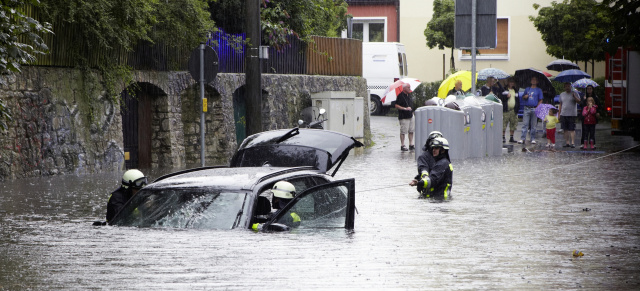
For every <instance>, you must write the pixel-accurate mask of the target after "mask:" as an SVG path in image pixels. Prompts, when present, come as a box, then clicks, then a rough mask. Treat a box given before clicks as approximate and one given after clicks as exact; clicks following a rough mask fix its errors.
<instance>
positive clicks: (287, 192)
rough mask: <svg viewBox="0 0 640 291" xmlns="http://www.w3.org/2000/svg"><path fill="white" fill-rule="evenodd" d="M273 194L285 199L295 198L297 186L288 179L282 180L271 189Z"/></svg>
mask: <svg viewBox="0 0 640 291" xmlns="http://www.w3.org/2000/svg"><path fill="white" fill-rule="evenodd" d="M271 192H273V196H275V197H278V198H283V199H293V197H294V196H296V187H294V186H293V184H291V183H289V182H287V181H280V182H278V183H275V184H274V185H273V188H272V189H271Z"/></svg>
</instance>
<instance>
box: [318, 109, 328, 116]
mask: <svg viewBox="0 0 640 291" xmlns="http://www.w3.org/2000/svg"><path fill="white" fill-rule="evenodd" d="M319 112H320V115H324V113H325V112H327V111H326V110H324V108H320V110H319Z"/></svg>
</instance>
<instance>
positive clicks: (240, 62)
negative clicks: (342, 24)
mask: <svg viewBox="0 0 640 291" xmlns="http://www.w3.org/2000/svg"><path fill="white" fill-rule="evenodd" d="M30 13H31V14H32V15H33V14H35V13H37V11H31V12H30ZM58 23H60V24H54V27H53V31H54V33H53V34H47V35H44V37H43V39H44V40H45V43H46V44H47V46H48V47H49V53H48V54H45V55H38V56H37V59H36V61H35V62H33V63H32V64H31V65H35V66H58V67H74V66H77V65H78V64H84V65H87V66H89V67H96V66H97V65H98V64H101V63H104V62H103V61H104V59H109V60H111V61H113V62H115V63H116V64H120V65H125V64H126V65H129V66H131V67H132V68H133V69H135V70H157V71H169V70H172V71H185V70H188V61H189V56H190V53H191V50H192V49H193V48H187V47H169V46H167V45H165V44H162V43H156V44H152V43H148V42H143V43H140V44H138V45H137V46H136V47H134V48H133V50H132V51H127V50H125V49H124V48H119V47H115V48H113V49H109V50H107V49H101V48H100V47H91V48H86V47H81V48H77V47H76V48H74V49H76V51H80V53H79V55H80V56H81V60H78V59H75V58H76V57H78V56H77V55H76V56H74V55H72V54H69V53H68V52H69V51H70V50H71V49H72V46H74V45H78V44H81V43H82V42H80V39H79V38H80V37H81V33H80V28H79V27H77V26H75V25H72V24H68V23H67V24H65V23H63V22H58ZM244 40H245V35H244V34H234V35H231V34H226V33H224V32H223V31H219V32H216V33H213V34H212V36H211V37H210V38H209V40H208V41H207V45H209V46H211V47H212V48H213V49H214V50H215V51H216V52H217V53H218V58H219V61H218V69H219V72H220V73H244V57H245V55H244V52H245V49H246V47H245V45H244ZM268 53H269V57H268V58H266V59H263V60H262V73H269V74H308V75H330V76H362V42H361V41H360V40H356V39H345V38H330V37H319V36H313V37H311V40H310V41H309V42H305V41H302V40H300V39H298V38H297V37H294V36H290V37H289V44H288V45H285V46H283V47H281V48H280V50H277V49H275V48H273V47H270V48H269V49H268Z"/></svg>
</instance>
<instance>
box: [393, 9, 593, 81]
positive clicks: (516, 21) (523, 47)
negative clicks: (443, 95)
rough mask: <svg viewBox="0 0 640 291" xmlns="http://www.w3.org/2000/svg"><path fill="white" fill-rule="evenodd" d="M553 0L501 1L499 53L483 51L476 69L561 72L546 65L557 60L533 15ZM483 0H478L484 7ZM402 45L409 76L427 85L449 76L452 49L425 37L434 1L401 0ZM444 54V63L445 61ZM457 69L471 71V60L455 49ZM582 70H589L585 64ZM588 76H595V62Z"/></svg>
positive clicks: (508, 71)
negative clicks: (430, 44) (431, 45)
mask: <svg viewBox="0 0 640 291" xmlns="http://www.w3.org/2000/svg"><path fill="white" fill-rule="evenodd" d="M551 2H552V1H551V0H497V4H498V11H497V18H498V47H497V48H496V49H495V50H486V51H485V50H483V51H482V52H481V55H478V56H477V60H476V70H481V69H484V68H488V67H493V68H499V69H502V70H504V71H506V72H507V73H509V74H512V75H513V73H514V72H515V71H516V70H517V69H522V68H530V67H533V68H537V69H539V70H543V71H547V72H549V73H551V74H552V75H554V76H555V75H557V74H558V73H559V72H555V71H549V70H547V69H546V66H547V64H548V63H550V62H551V61H553V60H555V59H556V58H554V57H552V56H550V55H548V54H547V53H546V46H545V44H544V41H543V40H542V37H541V35H540V33H539V32H538V31H537V30H536V28H535V26H534V25H533V22H531V21H530V20H529V16H530V15H531V16H537V15H538V11H537V10H535V9H533V4H534V3H537V4H540V6H541V7H545V6H551ZM481 3H482V0H478V4H479V5H481ZM399 9H400V13H399V14H400V40H399V41H400V42H401V43H403V44H404V45H405V49H406V54H407V63H408V64H409V76H410V77H413V78H418V79H419V80H421V81H423V82H425V81H426V82H431V81H438V80H442V79H443V68H444V73H446V74H449V59H450V57H451V49H450V48H446V49H444V50H439V49H438V48H437V47H435V48H433V49H429V47H427V41H426V38H425V36H424V30H425V28H426V27H427V23H428V22H429V20H431V17H432V15H433V1H428V0H400V5H399ZM443 55H444V60H443ZM453 55H454V58H455V65H456V69H458V70H471V57H470V55H468V54H463V53H462V52H461V51H460V50H457V49H454V52H453ZM578 65H580V68H581V69H582V70H585V63H584V62H581V63H579V64H578ZM604 66H605V65H604V62H597V63H596V64H595V67H594V68H595V71H594V72H595V74H594V75H595V76H593V77H594V78H596V77H603V76H604V70H605V67H604ZM586 72H587V73H589V74H591V63H589V64H588V69H587V70H586Z"/></svg>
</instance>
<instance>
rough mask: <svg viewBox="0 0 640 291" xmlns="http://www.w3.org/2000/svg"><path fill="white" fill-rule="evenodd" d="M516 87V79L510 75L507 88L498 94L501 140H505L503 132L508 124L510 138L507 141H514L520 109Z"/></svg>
mask: <svg viewBox="0 0 640 291" xmlns="http://www.w3.org/2000/svg"><path fill="white" fill-rule="evenodd" d="M518 91H519V89H518V87H517V86H516V80H515V79H514V78H513V77H510V78H509V80H507V88H506V90H505V91H504V92H502V94H500V95H499V97H500V101H502V116H503V118H502V142H503V143H504V142H507V140H506V139H505V133H506V131H507V126H509V133H510V134H511V138H509V142H516V141H515V140H514V139H513V134H514V133H515V131H516V127H517V126H518V113H517V111H518V110H519V109H520V98H518Z"/></svg>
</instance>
